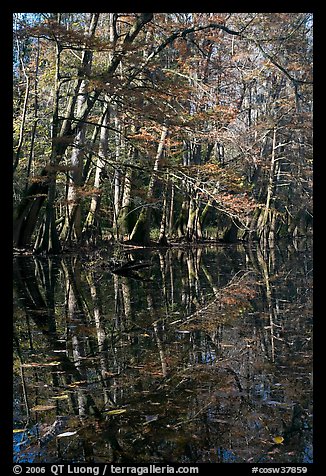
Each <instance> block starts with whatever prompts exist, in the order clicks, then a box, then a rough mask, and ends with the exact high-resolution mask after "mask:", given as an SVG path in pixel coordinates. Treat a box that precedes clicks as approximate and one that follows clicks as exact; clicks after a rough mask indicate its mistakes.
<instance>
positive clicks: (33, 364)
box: [22, 361, 61, 369]
mask: <svg viewBox="0 0 326 476" xmlns="http://www.w3.org/2000/svg"><path fill="white" fill-rule="evenodd" d="M60 364H61V362H57V361H52V362H31V363H29V364H23V365H22V367H24V368H25V369H28V368H32V367H55V366H56V365H60Z"/></svg>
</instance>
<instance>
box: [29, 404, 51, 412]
mask: <svg viewBox="0 0 326 476" xmlns="http://www.w3.org/2000/svg"><path fill="white" fill-rule="evenodd" d="M53 408H56V406H55V405H35V407H33V408H31V410H33V411H34V412H46V411H47V410H53Z"/></svg>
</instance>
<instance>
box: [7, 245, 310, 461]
mask: <svg viewBox="0 0 326 476" xmlns="http://www.w3.org/2000/svg"><path fill="white" fill-rule="evenodd" d="M117 255H118V256H117ZM113 260H114V262H115V263H118V264H120V265H121V263H122V265H123V263H125V262H131V261H133V262H134V263H139V262H143V261H144V260H145V261H146V263H150V266H148V265H147V264H146V265H144V266H139V267H138V265H137V266H135V267H134V269H133V270H132V272H130V273H128V272H123V273H121V272H120V273H118V272H117V273H115V272H112V266H111V267H110V266H109V263H112V262H113ZM311 266H312V260H311V253H310V251H309V247H308V246H307V245H305V247H304V249H303V250H302V251H299V250H295V249H294V248H293V247H291V246H282V247H281V248H274V249H270V250H264V251H261V250H260V249H259V247H257V248H254V247H251V248H250V247H243V246H242V245H231V246H219V247H198V248H194V247H192V248H184V249H164V250H163V249H161V250H153V249H152V250H133V251H122V252H121V251H117V250H112V251H110V252H109V251H107V252H106V253H104V252H102V253H98V254H93V255H89V256H82V255H80V256H68V257H60V258H59V257H53V258H41V257H38V258H35V257H22V256H17V257H15V261H14V284H15V286H14V289H15V307H14V309H15V316H14V317H15V321H14V341H15V354H14V428H15V430H14V454H15V461H17V462H24V461H25V462H27V461H29V462H31V461H33V462H71V461H74V462H93V461H95V462H120V463H126V462H133V463H148V462H161V463H167V462H171V463H172V462H175V463H200V462H228V463H233V462H251V463H254V462H261V463H269V462H281V463H307V462H311V461H312V428H311V424H312V423H311V422H312V381H311V375H312V302H311V300H312V290H311V287H312V272H311ZM117 269H121V266H120V268H119V266H118V268H117ZM122 269H123V271H124V270H125V268H122ZM127 271H128V270H127Z"/></svg>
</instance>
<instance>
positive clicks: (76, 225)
mask: <svg viewBox="0 0 326 476" xmlns="http://www.w3.org/2000/svg"><path fill="white" fill-rule="evenodd" d="M98 17H99V14H98V13H93V14H92V18H91V22H90V25H89V27H88V28H86V31H85V35H86V36H87V38H92V37H93V36H94V35H95V30H96V26H97V23H98ZM85 47H86V46H85ZM92 59H93V53H92V52H91V51H90V50H86V49H85V50H84V51H83V56H82V65H81V67H82V71H83V74H84V75H85V76H88V75H89V74H90V72H91V67H92ZM87 84H88V81H87V80H83V81H82V82H81V84H80V89H79V91H78V96H77V102H76V109H77V112H76V115H77V117H78V116H80V114H81V112H82V110H83V108H84V106H85V104H87V101H88V93H87ZM85 135H86V125H85V124H82V125H81V127H80V128H79V130H78V132H77V134H76V136H75V139H74V147H73V149H72V152H71V157H70V166H71V172H70V174H69V178H68V193H67V210H66V221H65V225H64V227H63V230H62V238H63V240H65V241H68V242H69V243H71V242H76V243H78V242H79V241H80V239H81V233H82V223H81V219H82V217H81V199H80V191H81V186H82V171H83V162H84V151H83V149H84V143H85Z"/></svg>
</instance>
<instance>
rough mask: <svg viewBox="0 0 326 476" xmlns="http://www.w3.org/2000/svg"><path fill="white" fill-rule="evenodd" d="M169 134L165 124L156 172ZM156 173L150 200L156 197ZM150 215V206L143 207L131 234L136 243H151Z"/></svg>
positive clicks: (150, 184) (152, 182) (149, 188)
mask: <svg viewBox="0 0 326 476" xmlns="http://www.w3.org/2000/svg"><path fill="white" fill-rule="evenodd" d="M167 135H168V128H167V127H166V126H163V129H162V134H161V138H160V141H159V144H158V148H157V154H156V157H155V163H154V174H155V172H156V171H157V170H158V169H159V165H160V162H161V159H162V156H163V151H164V146H165V140H166V138H167ZM154 174H153V175H152V176H151V178H150V182H149V185H148V191H147V200H148V201H151V200H152V199H153V198H154V187H155V183H156V178H155V175H154ZM150 217H151V209H150V207H143V209H142V211H141V212H140V215H139V217H138V220H137V222H136V224H135V226H134V229H133V230H132V233H131V236H130V239H131V240H132V241H134V242H135V243H140V244H149V242H150V237H149V232H150Z"/></svg>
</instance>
